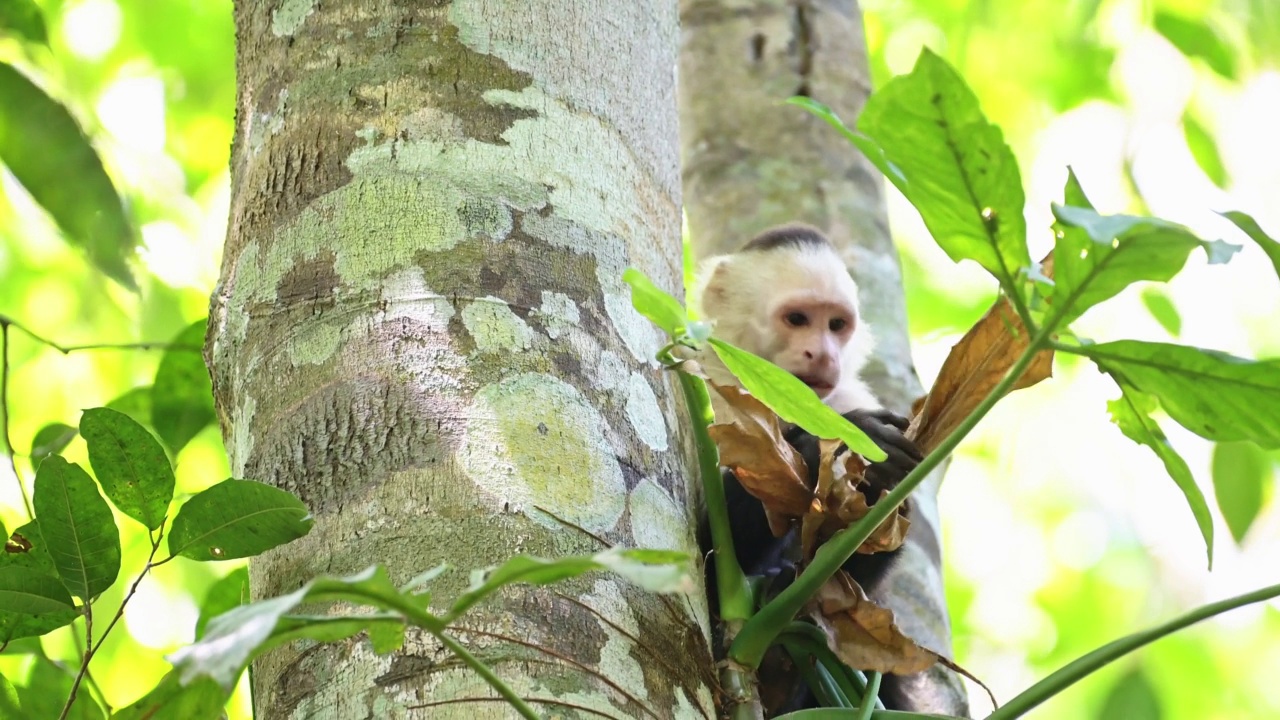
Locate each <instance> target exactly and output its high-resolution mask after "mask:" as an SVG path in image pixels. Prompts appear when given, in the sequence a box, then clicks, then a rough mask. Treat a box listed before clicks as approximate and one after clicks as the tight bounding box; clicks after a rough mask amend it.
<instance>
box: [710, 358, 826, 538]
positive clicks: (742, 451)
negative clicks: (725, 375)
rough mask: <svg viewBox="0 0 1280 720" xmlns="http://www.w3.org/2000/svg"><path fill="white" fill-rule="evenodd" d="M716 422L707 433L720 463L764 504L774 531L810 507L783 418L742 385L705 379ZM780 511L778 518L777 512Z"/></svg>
mask: <svg viewBox="0 0 1280 720" xmlns="http://www.w3.org/2000/svg"><path fill="white" fill-rule="evenodd" d="M707 385H708V386H709V387H710V388H711V390H712V395H711V397H712V404H713V407H714V408H715V413H716V422H715V424H713V425H712V426H711V427H710V428H708V432H709V433H710V435H711V439H712V440H714V441H715V443H716V446H717V447H719V448H720V464H721V465H722V466H724V467H727V468H729V469H730V470H732V471H733V474H734V475H736V476H737V477H738V482H740V483H741V484H742V487H743V489H745V490H746V491H747V492H749V493H751V494H752V495H753V496H755V497H756V498H758V499H759V500H760V502H761V503H763V504H764V508H765V513H766V514H768V515H769V524H770V529H772V530H773V531H774V534H777V535H780V534H781V532H780V530H781V531H782V532H785V530H786V528H787V527H788V525H789V524H790V519H791V518H797V517H800V516H802V515H804V514H805V513H806V512H807V511H808V510H809V505H810V501H811V499H812V497H813V492H812V491H811V490H810V489H809V484H808V483H807V482H806V478H808V476H809V472H808V468H807V467H806V466H805V462H804V458H802V457H801V456H800V453H798V452H796V450H795V448H793V447H791V445H790V444H789V443H788V442H787V441H786V439H785V438H784V437H783V432H782V426H781V422H780V421H779V419H778V416H777V415H775V414H774V413H773V411H772V410H770V409H769V408H767V407H765V405H764V403H762V402H760V401H759V400H757V399H755V398H754V397H752V396H751V395H750V394H749V393H748V392H747V391H746V390H743V389H742V388H740V387H736V386H732V385H717V384H716V383H714V382H708V383H707ZM779 516H781V517H779Z"/></svg>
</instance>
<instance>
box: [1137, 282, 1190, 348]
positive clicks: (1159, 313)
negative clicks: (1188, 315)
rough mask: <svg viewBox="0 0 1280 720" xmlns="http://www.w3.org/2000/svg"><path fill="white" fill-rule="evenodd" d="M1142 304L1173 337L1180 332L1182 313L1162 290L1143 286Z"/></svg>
mask: <svg viewBox="0 0 1280 720" xmlns="http://www.w3.org/2000/svg"><path fill="white" fill-rule="evenodd" d="M1142 304H1143V305H1145V306H1146V308H1147V312H1149V313H1151V317H1153V318H1155V320H1156V322H1158V323H1160V327H1162V328H1164V330H1165V332H1167V333H1169V334H1170V335H1173V336H1174V337H1177V336H1178V335H1179V334H1180V333H1181V332H1182V315H1181V314H1179V313H1178V307H1177V306H1176V305H1174V304H1173V300H1172V299H1171V298H1170V297H1169V296H1168V295H1167V294H1165V293H1164V292H1163V291H1162V290H1160V289H1158V288H1154V287H1148V288H1143V290H1142Z"/></svg>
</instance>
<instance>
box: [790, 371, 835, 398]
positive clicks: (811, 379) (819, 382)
mask: <svg viewBox="0 0 1280 720" xmlns="http://www.w3.org/2000/svg"><path fill="white" fill-rule="evenodd" d="M796 377H797V378H799V379H800V382H802V383H804V384H805V385H808V386H809V387H810V388H811V389H812V390H813V391H814V392H816V393H817V394H818V397H823V396H824V395H826V394H827V393H829V392H831V391H832V390H834V389H835V386H834V385H832V384H831V383H830V382H828V381H827V380H824V379H822V378H819V377H816V376H813V375H797V376H796Z"/></svg>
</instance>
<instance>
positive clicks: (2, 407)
mask: <svg viewBox="0 0 1280 720" xmlns="http://www.w3.org/2000/svg"><path fill="white" fill-rule="evenodd" d="M13 324H14V323H13V322H11V321H10V320H9V319H8V318H6V317H4V316H3V315H0V440H4V456H5V459H6V460H8V461H9V472H11V473H13V480H14V482H16V483H18V492H20V493H22V505H23V507H25V508H26V510H27V519H28V520H31V519H33V518H35V516H36V512H35V510H34V509H32V507H31V496H30V495H27V486H26V485H23V484H22V476H20V475H18V465H17V463H15V462H14V461H13V456H14V451H13V440H12V439H11V438H10V437H9V326H10V325H13ZM8 539H9V538H5V540H8Z"/></svg>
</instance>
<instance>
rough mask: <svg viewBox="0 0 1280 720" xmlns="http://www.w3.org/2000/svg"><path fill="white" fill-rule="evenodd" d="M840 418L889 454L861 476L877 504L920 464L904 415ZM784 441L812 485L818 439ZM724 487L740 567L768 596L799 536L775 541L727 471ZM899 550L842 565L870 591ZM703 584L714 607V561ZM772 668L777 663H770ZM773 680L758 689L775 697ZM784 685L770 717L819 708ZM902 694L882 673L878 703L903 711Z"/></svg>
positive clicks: (791, 574)
mask: <svg viewBox="0 0 1280 720" xmlns="http://www.w3.org/2000/svg"><path fill="white" fill-rule="evenodd" d="M844 417H845V418H847V419H848V420H849V421H850V422H852V423H853V424H854V425H856V426H857V427H858V428H859V429H860V430H862V431H863V432H865V433H866V434H867V435H868V436H869V437H870V438H871V439H872V440H873V441H874V442H875V443H876V445H878V446H879V447H880V449H882V450H884V451H885V453H886V454H887V455H888V458H887V459H886V460H885V461H884V462H879V463H874V464H872V465H871V466H869V467H868V468H867V470H866V473H865V478H866V479H867V481H868V482H869V483H870V484H871V489H870V490H868V491H867V496H868V503H869V504H875V502H876V501H877V500H879V498H880V495H881V492H882V491H883V490H892V489H893V488H895V487H897V485H898V483H900V482H902V479H903V478H904V477H906V476H907V473H909V472H911V470H912V469H913V468H915V466H916V464H918V463H919V462H920V460H921V454H920V451H919V450H918V449H917V448H916V446H915V445H914V444H913V443H912V442H911V441H910V440H908V439H907V438H906V437H905V436H903V434H902V431H903V430H905V429H906V427H907V419H906V418H904V417H901V416H899V415H896V414H894V413H892V412H889V411H887V410H871V411H868V410H854V411H852V412H849V413H846V414H845V416H844ZM786 439H787V442H789V443H790V444H791V445H792V446H793V447H795V448H796V450H798V451H799V452H800V454H801V455H802V456H803V457H804V459H805V463H806V465H808V467H809V473H810V482H815V481H816V477H817V472H818V463H819V450H818V439H817V438H816V437H815V436H813V435H811V434H809V433H807V432H805V431H804V430H802V429H801V428H799V427H796V428H793V429H792V430H791V431H789V432H788V433H787V435H786ZM724 486H725V498H726V501H727V505H728V508H729V527H730V530H731V532H732V535H733V546H734V552H735V554H736V555H737V557H738V564H739V565H741V566H742V571H743V572H744V573H746V574H747V575H758V576H762V577H763V578H764V579H765V582H766V591H765V594H766V595H767V596H769V597H772V596H774V595H776V594H777V593H778V592H781V591H782V589H784V588H785V587H786V586H787V585H789V584H790V583H791V581H792V580H793V579H795V573H796V567H795V562H796V560H797V559H798V558H799V554H800V538H799V534H798V533H797V532H796V530H795V529H792V530H791V531H790V532H788V533H787V534H785V535H783V536H782V537H780V538H779V537H774V536H773V533H772V532H771V531H770V530H769V522H768V520H767V519H766V517H765V513H764V506H763V505H762V504H761V502H760V501H759V500H757V499H756V498H755V497H753V496H752V495H750V494H749V493H747V491H746V490H745V489H743V487H742V485H741V484H740V483H739V482H738V478H737V477H735V476H734V474H733V473H732V472H730V471H728V470H726V471H725V472H724ZM903 512H904V513H908V512H909V504H906V505H904V506H903ZM704 545H707V546H709V543H706V542H705V541H704ZM898 552H899V551H897V550H895V551H893V552H883V553H872V554H863V553H855V554H854V555H852V556H851V557H850V558H849V559H848V560H846V561H845V563H844V566H843V567H844V569H845V571H846V572H848V573H849V575H850V576H851V577H853V579H854V580H856V581H857V582H858V584H859V585H861V586H862V588H863V589H864V590H866V591H867V592H868V593H871V592H872V591H873V590H874V589H875V587H876V586H877V585H878V584H879V583H880V581H881V580H882V579H883V578H884V577H885V574H886V572H887V571H888V569H889V567H890V566H891V565H892V563H893V562H894V561H895V560H896V559H897V558H898ZM707 586H708V588H711V595H712V607H715V606H716V604H715V598H716V595H715V591H714V588H715V569H714V564H713V562H712V563H708V568H707ZM773 666H776V663H773V664H771V667H773ZM762 669H763V668H762ZM776 680H777V679H776V678H765V677H763V676H762V677H761V683H762V685H770V686H772V688H773V689H774V693H773V694H774V695H775V696H776V695H779V692H778V690H777V688H778V683H777V682H776ZM782 684H783V685H784V686H785V687H784V688H783V689H782V692H781V693H780V695H781V696H782V698H783V699H782V700H781V701H780V704H779V705H778V706H776V707H770V708H769V710H770V711H771V714H782V713H785V712H792V711H795V710H801V709H805V708H812V707H818V704H817V700H816V698H815V697H814V695H813V693H812V692H811V691H810V690H809V687H808V686H807V685H806V684H805V683H804V681H803V680H802V679H801V678H800V676H799V674H797V673H790V674H789V677H788V678H786V679H785V682H784V683H782ZM900 695H901V693H900V690H899V688H898V683H897V681H896V680H895V676H893V675H885V676H884V678H883V680H882V683H881V690H880V699H881V701H882V702H883V703H884V704H885V707H886V708H887V709H889V710H894V709H902V708H903V707H904V706H903V705H902V700H901V699H900Z"/></svg>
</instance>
